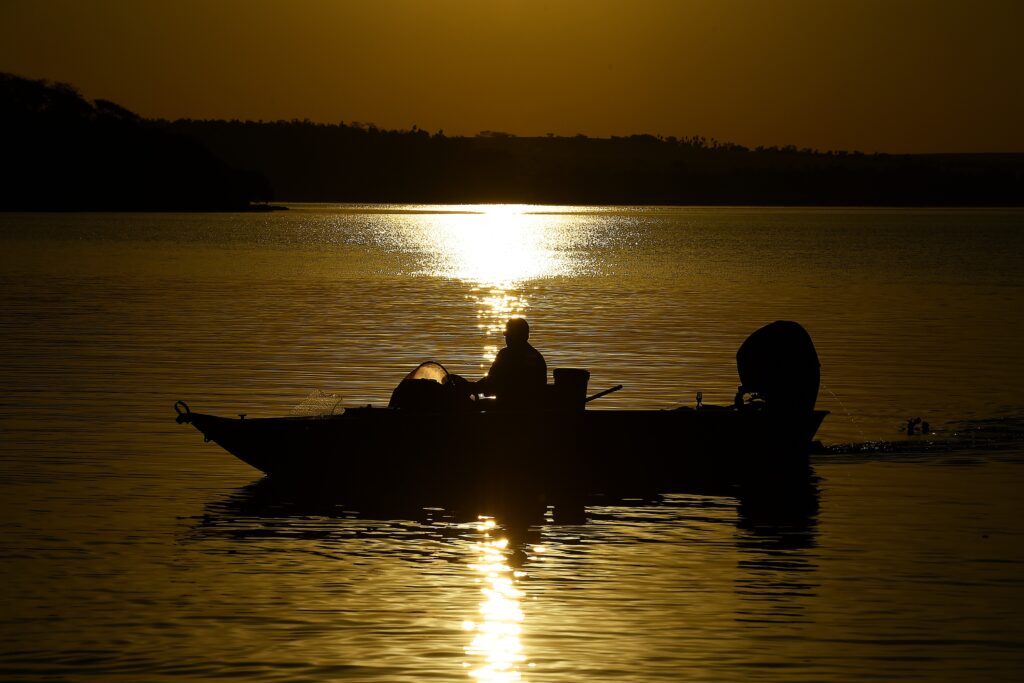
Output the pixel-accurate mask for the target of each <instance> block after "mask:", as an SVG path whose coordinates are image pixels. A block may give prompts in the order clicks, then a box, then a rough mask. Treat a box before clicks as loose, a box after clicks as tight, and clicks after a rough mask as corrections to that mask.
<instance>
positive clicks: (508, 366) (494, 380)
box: [482, 343, 548, 407]
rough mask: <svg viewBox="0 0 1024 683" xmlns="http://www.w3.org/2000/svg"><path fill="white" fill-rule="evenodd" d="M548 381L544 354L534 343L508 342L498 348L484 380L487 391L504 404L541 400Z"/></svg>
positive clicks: (525, 404)
mask: <svg viewBox="0 0 1024 683" xmlns="http://www.w3.org/2000/svg"><path fill="white" fill-rule="evenodd" d="M547 381H548V366H547V363H545V362H544V356H542V355H541V354H540V351H538V350H537V349H535V348H533V347H532V346H531V345H530V344H527V343H523V344H517V345H515V346H506V347H505V348H503V349H502V350H501V351H499V352H498V356H497V357H496V358H495V359H494V364H493V365H491V369H490V371H489V372H488V373H487V377H486V379H485V380H484V382H483V383H482V384H483V388H484V389H485V390H486V391H487V393H491V394H494V395H495V396H497V397H498V402H499V403H500V404H502V405H504V406H515V407H519V406H528V405H530V404H533V403H535V402H537V401H539V400H540V394H541V392H543V391H544V386H545V385H546V384H547Z"/></svg>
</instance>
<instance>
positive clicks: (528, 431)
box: [175, 321, 828, 499]
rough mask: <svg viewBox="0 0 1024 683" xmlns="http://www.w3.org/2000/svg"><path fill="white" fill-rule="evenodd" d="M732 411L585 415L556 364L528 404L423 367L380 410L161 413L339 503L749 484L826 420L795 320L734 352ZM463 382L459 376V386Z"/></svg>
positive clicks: (567, 372) (582, 398)
mask: <svg viewBox="0 0 1024 683" xmlns="http://www.w3.org/2000/svg"><path fill="white" fill-rule="evenodd" d="M737 363H738V366H739V371H740V372H739V374H740V379H741V382H742V385H741V387H740V391H738V392H737V396H736V399H735V401H734V402H733V404H732V405H729V406H713V405H706V404H704V403H703V402H702V401H701V398H700V395H699V394H698V398H697V404H696V405H695V406H684V407H679V408H672V409H664V410H594V409H591V408H590V407H589V406H590V404H591V403H593V401H594V400H595V399H597V398H599V397H600V396H602V395H604V394H607V393H610V392H611V391H614V390H617V389H619V388H621V387H613V388H612V389H609V390H606V391H603V392H600V393H598V394H595V395H593V396H590V397H587V395H586V392H587V388H586V385H587V381H588V377H589V373H588V372H587V371H586V370H582V369H575V368H558V369H556V370H555V371H554V372H553V376H554V384H551V385H549V386H548V387H546V393H545V395H544V396H543V397H542V400H538V401H537V404H536V405H534V406H532V407H530V408H528V409H524V408H521V407H520V408H508V407H502V406H500V405H496V404H494V403H493V401H489V400H482V401H472V400H465V399H460V395H459V389H458V387H459V378H457V376H455V375H450V374H449V373H447V371H446V370H445V369H444V367H443V366H442V365H440V364H439V363H435V362H433V361H428V362H426V363H423V364H421V365H420V366H419V367H417V368H416V369H415V370H414V371H413V372H411V373H409V375H407V376H406V377H405V378H404V379H403V380H402V381H401V382H400V383H399V385H398V386H397V387H396V389H395V391H394V393H393V394H392V399H391V402H390V403H389V405H388V407H382V406H359V407H349V408H345V409H344V411H343V412H341V413H340V414H329V415H313V416H288V417H268V418H248V417H246V416H245V415H240V416H239V417H223V416H217V415H210V414H204V413H199V412H193V411H192V410H191V409H190V408H189V406H188V405H187V404H186V403H185V402H184V401H178V402H177V403H176V404H175V410H176V411H177V413H178V415H177V421H178V423H182V424H190V425H192V426H193V427H194V428H195V429H197V430H198V431H199V432H201V433H202V434H203V436H204V437H205V439H206V440H207V441H213V442H215V443H216V444H218V445H219V446H221V447H222V448H223V449H224V450H226V451H227V452H229V453H231V454H233V455H234V456H236V457H237V458H239V459H240V460H242V461H243V462H245V463H247V464H249V465H251V466H252V467H254V468H255V469H257V470H260V471H261V472H264V473H266V474H267V475H269V476H270V477H273V478H276V479H280V480H292V481H295V480H298V481H306V482H310V483H315V484H317V485H320V486H326V487H329V488H332V489H336V490H338V491H346V492H351V493H353V494H359V493H365V494H368V495H376V494H377V493H378V492H387V493H389V494H393V495H398V496H409V495H419V494H425V493H429V494H430V495H434V496H437V497H445V496H458V495H465V494H467V492H473V494H474V495H480V496H484V497H487V496H495V495H502V494H503V492H504V493H505V494H508V492H513V493H512V495H518V494H517V493H515V492H522V491H530V492H531V495H533V494H536V495H539V496H541V497H545V498H549V499H554V498H557V497H559V496H561V497H576V498H580V497H584V496H589V495H593V494H605V495H609V496H623V495H630V494H632V493H636V492H642V491H645V492H669V491H671V490H674V489H676V488H677V487H679V486H681V485H684V484H685V485H689V484H692V483H693V482H694V481H695V480H707V479H716V480H721V479H723V478H724V479H726V480H733V479H739V478H750V477H763V476H765V475H766V474H775V473H778V472H780V471H785V470H786V469H787V468H790V467H800V466H806V463H807V458H808V454H809V452H810V450H811V446H812V442H813V440H814V436H815V434H816V432H817V430H818V428H819V426H820V425H821V423H822V420H824V418H825V416H826V415H827V414H828V412H827V411H822V410H817V409H815V406H814V403H815V400H816V398H817V393H818V385H819V364H818V358H817V354H816V352H815V351H814V347H813V344H812V343H811V341H810V337H809V335H807V333H806V331H805V330H804V329H803V328H802V327H801V326H799V325H798V324H797V323H792V322H788V321H777V322H775V323H772V324H770V325H768V326H765V327H764V328H761V329H760V330H758V331H757V332H755V333H754V334H753V335H751V336H750V338H748V339H747V341H746V342H744V344H743V346H742V347H741V348H740V350H739V352H738V353H737ZM463 381H464V380H463Z"/></svg>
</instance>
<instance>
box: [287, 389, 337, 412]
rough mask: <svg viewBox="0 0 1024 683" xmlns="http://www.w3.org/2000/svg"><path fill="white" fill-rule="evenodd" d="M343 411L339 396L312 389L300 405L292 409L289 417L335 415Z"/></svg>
mask: <svg viewBox="0 0 1024 683" xmlns="http://www.w3.org/2000/svg"><path fill="white" fill-rule="evenodd" d="M343 410H344V408H342V407H341V396H338V395H337V394H329V393H327V392H324V391H320V390H319V389H314V390H313V391H311V392H310V394H309V396H307V397H306V398H305V399H303V401H302V402H301V403H299V404H298V405H297V406H295V407H294V408H292V410H291V413H290V415H293V416H297V417H315V416H318V415H336V414H338V413H340V412H342V411H343Z"/></svg>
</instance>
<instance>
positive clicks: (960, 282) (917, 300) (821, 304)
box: [0, 206, 1024, 681]
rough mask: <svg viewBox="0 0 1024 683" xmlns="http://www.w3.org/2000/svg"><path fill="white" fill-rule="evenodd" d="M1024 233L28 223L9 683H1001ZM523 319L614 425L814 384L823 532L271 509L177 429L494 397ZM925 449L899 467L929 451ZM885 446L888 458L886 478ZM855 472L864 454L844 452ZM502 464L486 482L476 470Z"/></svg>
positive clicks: (833, 227) (809, 224) (743, 511)
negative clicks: (789, 384)
mask: <svg viewBox="0 0 1024 683" xmlns="http://www.w3.org/2000/svg"><path fill="white" fill-rule="evenodd" d="M1022 228H1024V212H1021V211H1015V210H981V211H974V210H971V211H968V210H943V211H932V210H860V209H857V210H845V209H844V210H825V209H786V210H778V209H663V208H656V209H650V208H614V207H612V208H600V207H599V208H587V209H578V208H577V209H572V208H564V207H562V208H559V207H543V208H538V207H413V206H369V207H358V206H341V207H339V206H297V207H294V208H293V210H292V211H289V212H286V213H277V214H251V215H233V214H217V215H205V214H181V215H172V214H165V215H149V214H137V215H136V214H131V215H74V214H72V215H46V214H38V215H17V214H7V215H0V264H2V270H0V323H2V329H3V331H4V334H3V336H2V337H0V378H2V380H3V386H4V388H5V392H4V395H3V396H2V397H0V430H2V431H0V444H2V465H0V467H2V469H0V500H2V501H3V502H2V509H3V516H2V524H3V529H4V531H3V535H2V536H0V557H2V558H3V559H2V562H0V568H2V569H0V571H2V574H3V575H2V576H0V586H2V587H0V591H2V594H0V595H2V601H0V605H2V607H0V624H2V626H0V628H2V634H3V637H2V639H0V642H2V645H0V678H3V679H9V680H41V679H47V680H54V679H58V680H60V679H67V680H104V681H106V680H140V679H144V680H163V679H171V678H174V679H182V678H194V679H207V678H214V677H225V676H234V677H239V678H244V679H251V680H288V681H291V680H367V681H398V680H408V681H423V680H452V681H464V680H473V679H477V680H526V681H577V680H585V679H590V680H636V681H653V680H678V679H683V678H691V679H697V680H723V681H727V680H738V679H747V678H752V679H762V680H785V681H790V680H826V679H827V680H863V679H865V678H879V679H884V680H895V679H920V680H942V679H945V680H1000V679H1001V680H1006V679H1011V678H1015V675H1016V674H1017V672H1019V670H1020V669H1021V667H1022V666H1024V624H1022V622H1021V618H1020V616H1019V615H1020V614H1021V613H1022V608H1024V582H1022V579H1021V577H1022V576H1024V574H1022V562H1024V550H1022V549H1024V543H1022V539H1021V538H1020V537H1021V535H1022V532H1024V523H1022V521H1021V520H1022V519H1024V516H1022V514H1021V513H1022V512H1024V509H1022V504H1021V503H1020V502H1019V500H1020V499H1019V495H1018V491H1019V490H1020V487H1021V484H1022V483H1024V469H1022V468H1021V463H1024V457H1022V455H1024V446H1022V443H1024V440H1022V438H1021V432H1022V431H1024V429H1022V428H1024V422H1022V420H1021V417H1022V415H1024V410H1022V406H1024V401H1022V399H1021V398H1020V395H1019V387H1020V386H1022V383H1024V362H1022V361H1021V359H1020V352H1019V346H1020V342H1019V339H1020V337H1021V333H1022V332H1024V324H1022V321H1021V316H1020V309H1021V301H1022V296H1021V294H1022V286H1024V248H1022V247H1024V230H1022ZM510 314H525V315H527V316H528V318H529V319H530V321H531V324H532V326H533V336H532V341H533V342H534V344H535V345H536V346H537V347H538V348H540V349H541V350H542V351H543V352H544V354H545V356H546V357H547V360H548V364H549V367H560V366H562V367H588V368H590V370H591V372H592V378H591V390H592V391H597V390H599V389H602V388H605V387H608V386H612V385H614V384H619V383H622V384H624V385H625V386H626V388H625V389H624V390H622V391H620V392H618V393H616V394H612V395H610V396H608V397H606V398H602V399H600V400H599V401H598V402H596V404H595V407H604V408H657V407H668V406H672V405H681V404H689V405H692V404H693V403H694V396H695V394H696V392H697V391H702V392H703V395H704V400H705V402H728V401H730V400H731V398H732V394H733V392H734V391H735V387H736V384H737V379H736V372H735V359H734V354H735V350H736V348H737V347H738V346H739V344H740V343H741V342H742V341H743V339H744V338H745V336H746V335H747V334H748V333H749V332H751V331H753V330H754V329H756V328H757V327H759V326H760V325H762V324H764V323H766V322H770V321H771V320H775V319H793V320H798V321H800V322H802V323H803V324H804V325H805V326H806V327H807V328H808V330H809V331H810V332H811V334H812V336H813V338H814V340H815V343H816V345H817V347H818V352H819V356H820V357H821V360H822V380H823V383H824V385H825V388H824V389H823V391H822V393H821V397H820V399H819V406H821V407H824V408H826V409H828V410H831V411H832V415H831V416H830V417H829V418H828V419H827V420H826V422H825V425H824V426H823V428H822V430H821V431H820V432H819V437H820V438H821V439H822V440H823V441H824V442H825V443H826V444H828V445H831V446H833V447H832V449H831V450H830V452H827V453H825V454H824V455H821V456H818V457H816V459H815V461H814V470H815V476H816V477H818V480H817V482H816V483H815V482H808V491H809V493H808V494H807V496H808V498H809V500H808V501H806V502H807V503H808V504H806V505H801V506H797V507H796V508H793V509H791V508H790V507H788V506H782V507H781V508H780V507H779V506H776V505H768V506H767V507H765V506H763V505H761V506H759V505H756V504H754V503H752V502H751V501H749V500H740V499H738V498H736V497H734V496H729V495H721V494H722V493H723V492H714V493H717V494H718V495H710V493H711V492H694V493H686V494H681V493H680V494H673V495H670V496H667V497H666V498H664V499H662V500H660V501H654V502H647V503H641V502H639V501H632V502H631V501H626V502H625V503H623V504H620V505H615V506H611V505H608V506H604V507H601V506H596V507H592V508H591V509H590V510H589V513H590V517H589V519H588V520H587V522H586V523H585V524H581V525H561V524H554V523H551V521H550V519H549V522H548V523H547V524H543V525H540V526H535V527H533V528H531V529H528V530H523V529H509V528H506V526H505V525H504V524H503V523H502V520H500V519H499V520H496V522H497V523H496V524H495V520H488V519H476V518H463V517H459V516H456V515H453V513H452V511H448V510H441V509H430V510H420V511H413V512H411V513H410V511H401V512H400V513H399V512H396V511H389V510H379V511H372V512H368V511H366V510H362V511H359V510H351V509H347V506H346V505H345V504H344V503H343V502H328V503H326V504H311V503H310V502H309V501H303V500H301V499H296V498H295V496H294V495H293V492H286V493H282V492H280V491H277V490H276V489H274V488H272V487H271V488H268V487H267V485H266V484H265V483H259V481H258V480H259V475H258V473H257V472H255V471H253V470H251V469H249V468H247V466H245V465H243V464H242V463H240V462H238V461H236V460H234V459H233V458H231V457H230V456H228V455H227V454H225V453H223V452H222V451H221V450H220V449H219V448H217V447H216V446H214V445H213V444H204V443H203V442H202V439H201V438H200V437H199V435H198V434H196V433H195V432H194V431H192V430H190V429H188V428H186V427H181V426H178V425H175V424H174V422H173V419H172V418H173V411H172V410H171V404H172V403H173V402H174V400H176V399H178V398H184V399H186V400H188V401H189V403H190V404H191V405H192V407H193V408H194V409H197V410H203V411H204V412H219V413H226V414H234V413H238V412H245V413H248V414H249V415H252V416H257V415H274V414H285V413H287V412H288V411H289V410H290V409H291V408H292V407H293V406H294V405H296V404H297V403H299V402H300V401H302V400H303V398H304V397H305V396H306V395H307V394H308V393H309V392H310V391H312V390H313V389H321V390H323V391H329V392H336V393H338V394H340V395H342V396H343V398H344V402H345V403H346V404H348V405H355V404H365V403H368V402H373V403H383V402H386V401H387V398H388V396H389V394H390V391H391V389H392V388H393V386H394V384H395V383H396V382H397V380H398V379H399V378H400V377H401V376H402V375H403V374H404V373H405V372H406V371H407V370H408V369H410V368H411V367H412V366H413V365H415V364H416V363H418V362H419V361H421V360H425V359H428V358H433V359H435V360H439V361H441V362H443V363H444V364H445V365H446V366H447V367H448V368H449V369H450V370H452V371H455V372H459V373H460V374H463V375H466V376H468V377H476V376H479V374H480V373H481V372H483V370H484V369H486V367H487V365H488V364H489V362H490V358H492V357H493V354H494V353H495V352H496V351H497V349H498V347H499V344H500V343H501V338H500V328H501V325H502V323H503V321H504V319H505V318H506V317H507V316H508V315H510ZM916 416H921V417H923V418H924V419H925V420H928V421H929V422H930V423H931V426H932V430H933V431H934V434H932V435H929V436H928V437H922V436H913V437H908V436H906V435H905V434H903V433H901V432H900V427H901V426H902V425H903V424H905V422H906V420H907V419H908V418H910V417H916ZM865 442H868V443H869V444H870V445H869V446H868V447H866V450H865V446H864V445H863V444H865ZM850 444H853V445H850ZM482 457H486V454H483V455H482Z"/></svg>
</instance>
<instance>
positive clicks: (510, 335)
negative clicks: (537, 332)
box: [505, 318, 530, 346]
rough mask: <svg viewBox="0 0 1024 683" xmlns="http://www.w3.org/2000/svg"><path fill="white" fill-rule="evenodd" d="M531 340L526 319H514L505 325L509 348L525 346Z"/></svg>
mask: <svg viewBox="0 0 1024 683" xmlns="http://www.w3.org/2000/svg"><path fill="white" fill-rule="evenodd" d="M529 338H530V326H529V324H527V322H526V318H512V319H511V320H509V321H508V322H507V323H505V344H507V345H508V346H517V345H519V344H525V343H526V340H527V339H529Z"/></svg>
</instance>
